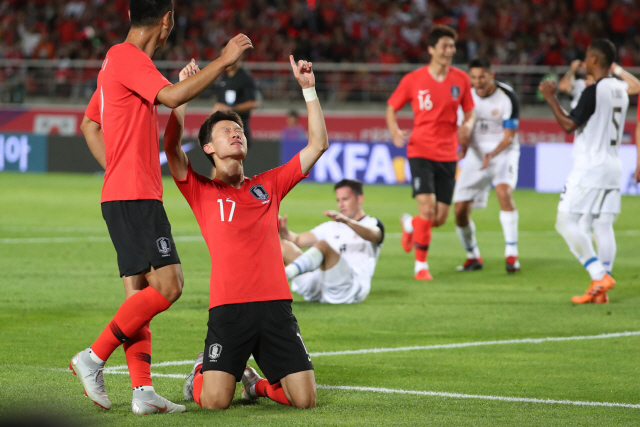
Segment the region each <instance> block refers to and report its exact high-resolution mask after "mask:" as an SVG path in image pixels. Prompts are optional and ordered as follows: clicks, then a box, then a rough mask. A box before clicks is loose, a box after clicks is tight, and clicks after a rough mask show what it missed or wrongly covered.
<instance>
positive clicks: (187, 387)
mask: <svg viewBox="0 0 640 427" xmlns="http://www.w3.org/2000/svg"><path fill="white" fill-rule="evenodd" d="M203 360H204V351H201V352H200V354H198V357H196V361H195V363H194V364H193V369H192V370H191V372H189V375H187V378H186V379H185V381H184V387H183V388H182V395H183V396H184V400H193V379H194V378H195V376H196V370H197V369H198V368H199V367H202V361H203Z"/></svg>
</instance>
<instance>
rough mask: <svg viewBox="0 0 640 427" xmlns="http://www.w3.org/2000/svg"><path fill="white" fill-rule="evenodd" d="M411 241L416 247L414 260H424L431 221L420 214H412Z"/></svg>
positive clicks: (425, 259) (429, 242) (425, 258)
mask: <svg viewBox="0 0 640 427" xmlns="http://www.w3.org/2000/svg"><path fill="white" fill-rule="evenodd" d="M411 223H412V224H413V241H414V247H415V249H416V255H415V257H416V261H417V262H426V261H427V253H428V251H429V244H431V227H432V226H433V221H431V220H430V219H424V218H422V217H420V216H414V217H413V221H412V222H411Z"/></svg>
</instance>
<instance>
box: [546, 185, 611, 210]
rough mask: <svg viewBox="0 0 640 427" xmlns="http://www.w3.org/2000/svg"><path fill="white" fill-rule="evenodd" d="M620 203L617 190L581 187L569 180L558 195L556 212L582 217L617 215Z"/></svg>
mask: <svg viewBox="0 0 640 427" xmlns="http://www.w3.org/2000/svg"><path fill="white" fill-rule="evenodd" d="M620 201H621V197H620V190H619V189H616V188H590V187H581V186H579V185H577V184H575V183H573V182H572V181H571V180H569V181H567V183H566V184H565V186H564V190H562V193H560V203H558V212H567V213H577V214H583V215H586V214H591V215H600V214H601V213H610V214H619V213H620Z"/></svg>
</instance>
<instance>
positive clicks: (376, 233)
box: [323, 210, 382, 243]
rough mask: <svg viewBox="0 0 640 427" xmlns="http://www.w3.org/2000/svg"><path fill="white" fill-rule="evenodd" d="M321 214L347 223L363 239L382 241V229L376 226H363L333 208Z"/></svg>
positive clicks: (375, 241)
mask: <svg viewBox="0 0 640 427" xmlns="http://www.w3.org/2000/svg"><path fill="white" fill-rule="evenodd" d="M323 215H324V216H328V217H329V218H331V219H332V220H334V221H336V222H341V223H343V224H347V225H348V226H349V228H351V229H352V230H353V231H355V232H356V234H357V235H358V236H360V237H362V238H363V239H364V240H367V241H369V242H373V243H380V242H381V241H382V230H380V227H378V226H374V227H365V226H364V225H362V224H360V223H359V222H358V221H356V220H353V219H351V218H349V217H348V216H346V215H343V214H341V213H340V212H338V211H334V210H329V211H325V212H324V214H323Z"/></svg>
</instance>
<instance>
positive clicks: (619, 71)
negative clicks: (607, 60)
mask: <svg viewBox="0 0 640 427" xmlns="http://www.w3.org/2000/svg"><path fill="white" fill-rule="evenodd" d="M623 71H624V70H623V69H622V67H621V66H619V65H616V66H615V67H613V75H614V76H616V77H620V74H622V72H623Z"/></svg>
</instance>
